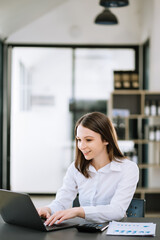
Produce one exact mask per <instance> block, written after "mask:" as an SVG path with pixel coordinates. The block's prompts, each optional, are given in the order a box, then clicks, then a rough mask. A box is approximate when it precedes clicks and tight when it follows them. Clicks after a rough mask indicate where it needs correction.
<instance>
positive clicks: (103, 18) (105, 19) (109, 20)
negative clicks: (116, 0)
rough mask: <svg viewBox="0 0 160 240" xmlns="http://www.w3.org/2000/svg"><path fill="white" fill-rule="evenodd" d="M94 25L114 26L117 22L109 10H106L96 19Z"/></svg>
mask: <svg viewBox="0 0 160 240" xmlns="http://www.w3.org/2000/svg"><path fill="white" fill-rule="evenodd" d="M95 23H96V24H102V25H115V24H118V20H117V18H116V16H115V15H114V14H113V13H112V12H111V11H110V10H109V9H107V8H106V9H105V10H104V11H103V12H102V13H100V14H99V15H98V16H97V17H96V19H95Z"/></svg>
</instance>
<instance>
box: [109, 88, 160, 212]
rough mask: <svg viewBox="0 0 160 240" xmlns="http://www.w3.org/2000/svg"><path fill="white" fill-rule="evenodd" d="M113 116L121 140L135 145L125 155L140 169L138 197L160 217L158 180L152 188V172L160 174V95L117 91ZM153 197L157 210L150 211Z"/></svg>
mask: <svg viewBox="0 0 160 240" xmlns="http://www.w3.org/2000/svg"><path fill="white" fill-rule="evenodd" d="M109 114H110V117H111V118H112V120H113V123H114V125H115V128H116V130H117V135H118V138H119V140H123V141H125V143H127V142H128V141H131V142H132V143H133V149H129V150H127V148H126V149H125V151H124V154H125V155H127V156H128V157H129V158H130V159H131V160H133V161H135V162H137V164H138V165H139V169H140V181H139V184H138V188H137V191H136V196H138V197H140V198H146V200H147V201H146V211H147V214H151V212H152V214H153V215H154V216H155V215H159V216H160V205H159V204H158V205H157V202H158V200H160V179H157V181H156V184H155V185H156V187H154V188H153V184H150V180H151V174H150V173H151V169H152V170H153V169H154V170H156V171H157V169H159V170H158V171H160V92H150V91H146V90H116V91H114V92H112V95H111V101H110V111H109ZM158 182H159V184H158ZM157 186H158V187H157ZM153 196H154V199H152V204H151V205H153V207H150V202H151V201H150V199H151V197H153ZM157 199H158V200H157ZM155 212H156V214H155ZM157 212H158V213H157Z"/></svg>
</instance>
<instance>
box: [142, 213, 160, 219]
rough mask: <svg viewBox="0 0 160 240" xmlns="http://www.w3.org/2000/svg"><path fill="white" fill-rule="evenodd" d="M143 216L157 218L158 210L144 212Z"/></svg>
mask: <svg viewBox="0 0 160 240" xmlns="http://www.w3.org/2000/svg"><path fill="white" fill-rule="evenodd" d="M145 217H155V218H156V217H157V218H159V217H160V212H150V213H146V214H145Z"/></svg>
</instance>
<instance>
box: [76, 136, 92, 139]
mask: <svg viewBox="0 0 160 240" xmlns="http://www.w3.org/2000/svg"><path fill="white" fill-rule="evenodd" d="M76 138H77V139H78V138H80V137H78V136H76ZM84 138H94V137H93V136H85V137H84Z"/></svg>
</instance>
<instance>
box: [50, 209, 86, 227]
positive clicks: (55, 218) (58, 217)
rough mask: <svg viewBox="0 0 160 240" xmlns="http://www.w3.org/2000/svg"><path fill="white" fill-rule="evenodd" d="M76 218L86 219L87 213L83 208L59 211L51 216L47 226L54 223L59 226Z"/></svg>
mask: <svg viewBox="0 0 160 240" xmlns="http://www.w3.org/2000/svg"><path fill="white" fill-rule="evenodd" d="M75 217H81V218H85V213H84V210H83V208H82V207H74V208H70V209H66V210H62V211H58V212H56V213H54V214H53V215H52V216H50V217H49V218H48V219H47V220H46V222H45V224H46V225H49V226H51V225H53V224H54V223H56V224H59V223H61V222H62V221H64V220H67V219H70V218H75Z"/></svg>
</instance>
